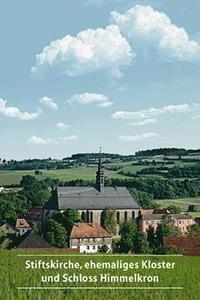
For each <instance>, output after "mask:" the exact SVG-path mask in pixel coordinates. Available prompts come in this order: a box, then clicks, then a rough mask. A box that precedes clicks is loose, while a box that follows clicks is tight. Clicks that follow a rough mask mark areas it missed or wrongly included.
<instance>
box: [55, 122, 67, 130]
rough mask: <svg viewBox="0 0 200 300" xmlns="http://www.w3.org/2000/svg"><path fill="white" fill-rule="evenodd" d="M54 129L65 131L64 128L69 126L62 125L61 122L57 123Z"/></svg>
mask: <svg viewBox="0 0 200 300" xmlns="http://www.w3.org/2000/svg"><path fill="white" fill-rule="evenodd" d="M56 128H58V129H60V130H65V129H66V128H69V125H67V124H65V123H63V122H58V123H57V124H56Z"/></svg>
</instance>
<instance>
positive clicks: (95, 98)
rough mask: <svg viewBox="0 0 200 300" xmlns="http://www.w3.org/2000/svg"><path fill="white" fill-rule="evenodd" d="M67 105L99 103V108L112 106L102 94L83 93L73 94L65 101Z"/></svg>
mask: <svg viewBox="0 0 200 300" xmlns="http://www.w3.org/2000/svg"><path fill="white" fill-rule="evenodd" d="M67 103H68V104H73V103H79V104H90V103H99V106H101V107H108V106H110V105H112V104H113V102H111V101H110V99H109V98H108V97H107V96H105V95H102V94H95V93H83V94H75V95H73V96H72V97H71V98H69V99H68V100H67Z"/></svg>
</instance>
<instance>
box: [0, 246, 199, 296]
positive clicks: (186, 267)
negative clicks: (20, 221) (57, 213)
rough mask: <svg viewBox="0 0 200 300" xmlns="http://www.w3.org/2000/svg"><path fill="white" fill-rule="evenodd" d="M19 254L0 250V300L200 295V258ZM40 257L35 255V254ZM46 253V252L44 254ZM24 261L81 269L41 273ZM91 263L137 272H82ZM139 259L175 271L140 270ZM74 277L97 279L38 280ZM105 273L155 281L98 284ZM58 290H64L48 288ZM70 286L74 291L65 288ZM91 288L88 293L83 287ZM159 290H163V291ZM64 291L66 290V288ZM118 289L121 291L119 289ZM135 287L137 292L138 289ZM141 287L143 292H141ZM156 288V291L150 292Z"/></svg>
mask: <svg viewBox="0 0 200 300" xmlns="http://www.w3.org/2000/svg"><path fill="white" fill-rule="evenodd" d="M17 254H19V252H15V251H14V252H13V251H11V252H8V251H4V250H2V251H0V260H1V268H0V278H1V281H0V282H1V288H0V299H2V300H12V299H13V300H27V299H29V300H36V299H37V300H43V299H44V300H46V299H47V300H55V299H56V300H65V299H67V300H68V299H69V300H98V299H99V300H104V299H105V300H108V299H109V300H112V299H113V300H120V299H124V300H129V299H130V300H132V299H134V300H141V299H144V300H155V299H156V300H157V299H158V300H162V299H163V300H183V299H184V300H190V299H191V300H197V299H199V293H200V281H199V271H200V257H186V256H179V257H174V256H170V257H169V256H168V257H166V256H165V257H163V256H154V257H150V256H145V257H138V256H134V255H125V256H122V255H114V256H109V255H98V256H97V255H92V256H91V255H90V256H89V255H85V256H83V255H78V256H75V257H74V256H72V255H70V254H68V255H65V256H64V257H62V256H61V255H62V254H63V253H62V252H57V253H56V252H53V253H51V254H53V255H54V256H50V257H49V256H48V257H44V254H45V253H44V252H43V253H40V254H42V256H39V257H37V256H34V253H33V252H31V253H28V252H25V254H26V255H30V254H31V255H33V256H32V257H29V256H27V257H18V256H17ZM35 254H37V255H40V254H39V253H38V252H37V253H35ZM48 254H49V253H48ZM26 260H32V261H35V260H42V261H45V262H46V261H50V260H53V261H55V260H58V261H59V262H67V261H68V260H71V262H78V263H80V265H82V266H83V268H82V270H75V269H70V270H69V269H67V270H64V269H56V270H44V269H40V270H38V269H34V270H30V269H29V270H26V269H25V261H26ZM90 260H93V262H116V261H121V262H122V263H130V262H132V263H136V262H137V263H138V264H139V269H128V270H127V271H124V270H122V269H118V270H116V269H109V270H107V269H98V268H93V269H85V267H84V264H85V263H86V262H89V261H90ZM142 260H150V261H151V262H155V263H157V262H162V261H165V262H171V263H172V262H173V263H175V268H174V269H173V270H172V269H160V270H159V269H148V270H147V269H141V267H140V264H141V261H142ZM73 273H74V274H75V276H79V275H80V274H81V275H83V276H85V275H86V276H92V277H93V276H97V278H98V280H97V282H81V283H80V282H78V283H74V282H71V283H64V282H63V281H62V280H59V282H57V283H55V282H54V283H52V282H49V283H46V282H45V283H43V282H42V281H41V275H47V274H48V275H57V274H59V276H60V278H62V276H63V274H69V275H72V274H73ZM102 273H103V274H105V273H109V274H110V275H112V276H116V275H123V276H125V275H126V276H130V275H132V276H133V275H134V274H135V273H136V274H140V275H147V276H149V275H151V276H155V275H156V276H158V277H159V282H156V283H155V282H153V283H152V282H151V283H148V282H146V283H144V282H143V283H141V282H140V283H138V282H132V283H131V282H129V283H114V282H111V283H108V282H107V283H102V282H100V280H99V278H100V274H102ZM38 286H40V287H42V289H40V290H33V289H32V290H18V289H17V287H38ZM44 287H46V288H47V287H50V288H51V289H48V290H47V289H46V290H44V289H43V288H44ZM55 287H62V288H64V289H56V290H53V289H52V288H55ZM70 287H71V288H72V287H74V288H75V289H69V288H70ZM77 287H83V289H77ZM88 287H91V288H93V289H92V290H88V289H87V288H88ZM98 287H103V288H105V287H110V288H111V289H99V288H98ZM163 287H164V288H165V289H163ZM171 287H178V288H181V289H177V290H175V289H171ZM67 288H68V289H67ZM119 288H122V289H119ZM138 288H139V289H138ZM144 288H145V289H144ZM153 288H157V289H153Z"/></svg>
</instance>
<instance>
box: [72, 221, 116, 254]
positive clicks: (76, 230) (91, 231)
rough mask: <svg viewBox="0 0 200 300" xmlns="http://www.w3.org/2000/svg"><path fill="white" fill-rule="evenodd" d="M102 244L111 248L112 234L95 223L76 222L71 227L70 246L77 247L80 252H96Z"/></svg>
mask: <svg viewBox="0 0 200 300" xmlns="http://www.w3.org/2000/svg"><path fill="white" fill-rule="evenodd" d="M103 245H107V246H108V251H111V249H112V236H111V234H110V233H108V232H107V231H106V230H105V229H104V228H103V227H101V226H100V225H99V224H96V223H77V224H74V226H73V227H72V231H71V235H70V248H72V249H79V251H80V253H96V252H98V251H99V250H100V248H101V247H102V246H103Z"/></svg>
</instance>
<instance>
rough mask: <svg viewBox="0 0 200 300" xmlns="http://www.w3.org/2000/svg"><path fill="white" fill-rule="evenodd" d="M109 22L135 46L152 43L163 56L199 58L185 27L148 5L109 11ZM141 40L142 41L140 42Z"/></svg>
mask: <svg viewBox="0 0 200 300" xmlns="http://www.w3.org/2000/svg"><path fill="white" fill-rule="evenodd" d="M111 23H113V24H116V25H118V27H119V29H120V31H121V33H122V34H123V35H124V36H125V37H126V38H127V40H128V41H130V42H131V43H132V45H134V47H136V49H137V48H138V46H139V45H140V44H141V45H142V47H143V48H144V47H145V48H146V47H154V48H155V49H158V51H159V52H160V53H161V54H163V55H164V56H166V57H168V58H172V59H176V60H179V61H187V62H191V61H195V60H200V45H199V43H198V42H196V41H194V40H192V39H190V37H189V35H188V33H187V32H186V30H185V29H184V28H182V27H178V26H176V25H175V24H173V23H172V21H171V20H170V18H169V17H168V16H167V15H166V14H165V13H162V12H159V11H157V10H154V9H153V8H152V7H151V6H144V5H136V6H134V7H132V8H130V9H129V10H127V11H126V12H125V13H124V14H120V13H118V12H116V11H114V12H112V13H111ZM142 42H143V43H142Z"/></svg>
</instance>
